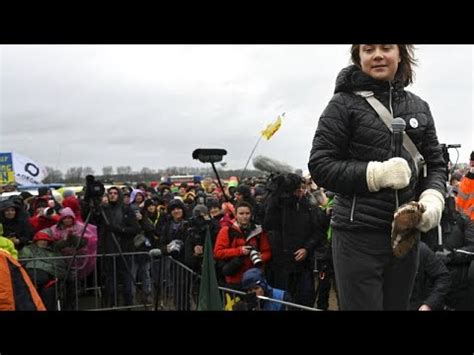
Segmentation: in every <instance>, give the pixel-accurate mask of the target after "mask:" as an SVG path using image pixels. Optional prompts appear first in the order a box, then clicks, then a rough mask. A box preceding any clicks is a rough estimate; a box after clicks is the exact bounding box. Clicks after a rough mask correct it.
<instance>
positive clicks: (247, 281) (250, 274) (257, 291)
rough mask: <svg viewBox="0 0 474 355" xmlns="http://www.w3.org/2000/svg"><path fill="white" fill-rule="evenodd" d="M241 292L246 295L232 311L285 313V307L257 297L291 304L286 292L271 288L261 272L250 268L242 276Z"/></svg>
mask: <svg viewBox="0 0 474 355" xmlns="http://www.w3.org/2000/svg"><path fill="white" fill-rule="evenodd" d="M242 290H243V291H245V292H247V294H246V295H245V296H244V297H242V299H241V300H240V301H239V302H237V303H236V304H235V305H234V307H233V309H232V310H233V311H285V310H286V307H285V305H284V304H282V303H278V302H274V301H268V300H262V299H259V298H258V297H257V296H265V297H268V298H271V299H275V300H281V301H286V302H291V301H292V299H291V296H290V295H289V294H288V292H286V291H284V290H280V289H277V288H274V287H271V286H270V285H269V284H268V282H267V280H266V279H265V277H264V276H263V272H262V270H261V269H259V268H255V267H254V268H251V269H248V270H247V271H245V272H244V274H243V275H242Z"/></svg>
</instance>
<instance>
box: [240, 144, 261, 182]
mask: <svg viewBox="0 0 474 355" xmlns="http://www.w3.org/2000/svg"><path fill="white" fill-rule="evenodd" d="M262 137H263V136H262V135H260V137H258V140H257V143H255V146H254V147H253V149H252V152H251V153H250V156H249V158H248V159H247V163H245V167H244V170H243V171H242V174H241V175H240V179H239V184H240V182H241V181H242V179H243V178H244V175H245V171H246V170H247V166H248V165H249V162H250V159H251V158H252V155H253V153H255V149H257V146H258V143H260V141H261V140H262Z"/></svg>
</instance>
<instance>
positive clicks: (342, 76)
mask: <svg viewBox="0 0 474 355" xmlns="http://www.w3.org/2000/svg"><path fill="white" fill-rule="evenodd" d="M391 83H392V86H393V88H394V90H395V91H400V90H403V88H404V87H405V86H407V85H406V84H404V83H402V82H401V80H399V79H397V78H395V79H394V80H393V81H392V82H391ZM389 89H390V82H388V81H383V80H376V79H374V78H372V77H371V76H370V75H367V74H366V73H364V72H363V71H362V70H361V69H360V68H359V67H358V66H357V65H354V64H353V65H350V66H348V67H346V68H344V69H342V70H341V71H340V72H339V74H338V76H337V79H336V88H335V90H334V93H335V94H337V93H338V92H353V91H373V92H381V91H387V90H389Z"/></svg>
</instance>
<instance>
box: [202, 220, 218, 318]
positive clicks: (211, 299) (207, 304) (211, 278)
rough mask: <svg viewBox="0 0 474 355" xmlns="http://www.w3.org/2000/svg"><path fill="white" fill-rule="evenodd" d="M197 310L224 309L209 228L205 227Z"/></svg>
mask: <svg viewBox="0 0 474 355" xmlns="http://www.w3.org/2000/svg"><path fill="white" fill-rule="evenodd" d="M197 309H198V311H222V310H223V309H224V307H223V305H222V299H221V295H220V291H219V289H218V286H217V277H216V269H215V266H214V257H213V255H212V244H211V236H210V234H209V227H207V231H206V240H205V242H204V256H203V262H202V274H201V285H200V288H199V303H198V308H197Z"/></svg>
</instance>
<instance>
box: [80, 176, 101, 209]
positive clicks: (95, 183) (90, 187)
mask: <svg viewBox="0 0 474 355" xmlns="http://www.w3.org/2000/svg"><path fill="white" fill-rule="evenodd" d="M104 193H105V187H104V184H102V183H101V182H100V181H99V180H95V178H94V176H93V175H87V176H86V188H85V193H84V200H85V201H86V202H90V201H92V202H94V203H99V202H100V200H101V198H102V196H103V195H104Z"/></svg>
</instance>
